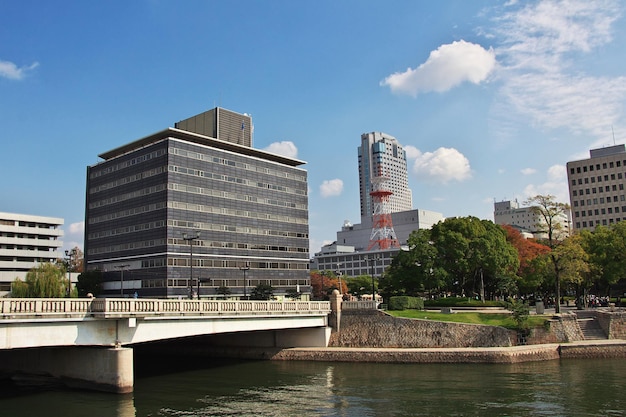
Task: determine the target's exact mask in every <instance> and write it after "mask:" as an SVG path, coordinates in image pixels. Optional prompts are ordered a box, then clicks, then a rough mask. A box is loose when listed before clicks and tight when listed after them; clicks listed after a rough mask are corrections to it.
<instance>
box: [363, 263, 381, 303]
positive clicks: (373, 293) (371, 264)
mask: <svg viewBox="0 0 626 417" xmlns="http://www.w3.org/2000/svg"><path fill="white" fill-rule="evenodd" d="M379 259H380V256H372V257H367V258H365V260H366V261H367V262H369V263H370V267H371V271H372V301H374V306H376V287H375V286H374V267H375V266H376V261H377V260H379Z"/></svg>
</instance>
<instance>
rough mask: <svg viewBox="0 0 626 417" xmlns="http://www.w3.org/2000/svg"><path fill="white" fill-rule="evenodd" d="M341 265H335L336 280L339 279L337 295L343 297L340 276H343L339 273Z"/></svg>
mask: <svg viewBox="0 0 626 417" xmlns="http://www.w3.org/2000/svg"><path fill="white" fill-rule="evenodd" d="M340 268H341V264H340V263H339V264H337V278H338V279H339V293H340V294H341V295H342V296H343V287H342V286H341V275H343V274H342V273H341V271H340Z"/></svg>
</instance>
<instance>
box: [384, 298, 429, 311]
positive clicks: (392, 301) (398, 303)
mask: <svg viewBox="0 0 626 417" xmlns="http://www.w3.org/2000/svg"><path fill="white" fill-rule="evenodd" d="M406 309H415V310H423V309H424V300H422V299H421V298H418V297H408V296H397V297H391V298H389V310H406Z"/></svg>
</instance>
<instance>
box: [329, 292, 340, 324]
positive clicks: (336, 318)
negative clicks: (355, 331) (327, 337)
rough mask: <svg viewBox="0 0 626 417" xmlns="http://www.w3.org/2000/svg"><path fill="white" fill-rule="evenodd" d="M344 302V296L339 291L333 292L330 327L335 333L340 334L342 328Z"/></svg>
mask: <svg viewBox="0 0 626 417" xmlns="http://www.w3.org/2000/svg"><path fill="white" fill-rule="evenodd" d="M342 301H343V297H342V295H341V294H340V293H339V291H337V290H333V292H332V294H331V295H330V315H329V320H328V321H329V323H328V324H329V326H330V327H331V328H332V330H333V332H338V331H339V328H340V326H341V303H342Z"/></svg>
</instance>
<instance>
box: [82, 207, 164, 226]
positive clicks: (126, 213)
mask: <svg viewBox="0 0 626 417" xmlns="http://www.w3.org/2000/svg"><path fill="white" fill-rule="evenodd" d="M166 207H167V204H165V202H159V203H155V204H148V205H146V206H139V207H133V208H130V209H127V210H122V211H116V212H112V213H106V214H103V215H102V216H94V217H90V218H89V224H97V223H102V222H107V221H111V220H117V219H121V218H124V217H131V216H137V215H140V214H146V213H150V212H152V211H157V210H163V209H164V208H166Z"/></svg>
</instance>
